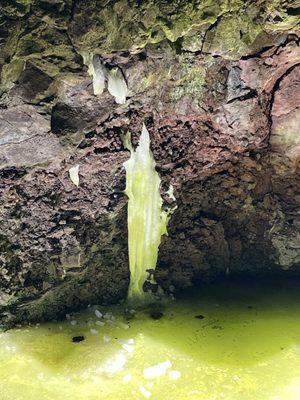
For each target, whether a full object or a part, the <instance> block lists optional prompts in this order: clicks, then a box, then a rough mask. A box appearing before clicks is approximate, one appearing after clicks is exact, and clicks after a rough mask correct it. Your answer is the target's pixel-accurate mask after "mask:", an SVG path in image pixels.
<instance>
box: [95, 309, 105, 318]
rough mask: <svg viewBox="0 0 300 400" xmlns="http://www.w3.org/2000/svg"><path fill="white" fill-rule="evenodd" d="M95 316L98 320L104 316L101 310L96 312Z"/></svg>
mask: <svg viewBox="0 0 300 400" xmlns="http://www.w3.org/2000/svg"><path fill="white" fill-rule="evenodd" d="M95 315H96V317H97V318H102V317H103V314H102V313H101V312H100V311H99V310H95Z"/></svg>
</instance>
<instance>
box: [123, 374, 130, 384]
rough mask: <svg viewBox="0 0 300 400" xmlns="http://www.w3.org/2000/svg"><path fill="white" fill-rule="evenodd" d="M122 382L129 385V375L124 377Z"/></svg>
mask: <svg viewBox="0 0 300 400" xmlns="http://www.w3.org/2000/svg"><path fill="white" fill-rule="evenodd" d="M122 380H123V382H124V383H129V382H130V381H131V374H126V375H124V376H123V379H122Z"/></svg>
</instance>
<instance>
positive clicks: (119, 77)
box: [107, 68, 127, 104]
mask: <svg viewBox="0 0 300 400" xmlns="http://www.w3.org/2000/svg"><path fill="white" fill-rule="evenodd" d="M107 89H108V91H109V93H110V94H111V95H112V96H114V98H115V100H116V103H118V104H125V102H126V95H127V84H126V82H125V79H124V76H123V74H122V72H121V71H120V69H119V68H114V69H112V70H111V71H110V72H109V75H108V86H107Z"/></svg>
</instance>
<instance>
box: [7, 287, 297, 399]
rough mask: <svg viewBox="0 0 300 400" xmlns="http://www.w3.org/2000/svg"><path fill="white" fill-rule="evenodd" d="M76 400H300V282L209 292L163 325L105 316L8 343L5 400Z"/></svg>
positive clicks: (23, 332) (172, 306) (80, 318)
mask: <svg viewBox="0 0 300 400" xmlns="http://www.w3.org/2000/svg"><path fill="white" fill-rule="evenodd" d="M101 314H102V316H101ZM158 316H159V315H158ZM74 337H77V338H76V339H73V338H74ZM83 338H84V340H82V341H79V340H81V339H83ZM73 340H78V341H79V342H77V343H74V342H73ZM69 399H70V400H79V399H80V400H83V399H84V400H100V399H105V400H110V399H111V400H118V399H121V400H123V399H124V400H127V399H128V400H129V399H130V400H131V399H158V400H169V399H174V400H177V399H178V400H179V399H180V400H202V399H203V400H222V399H224V400H299V399H300V291H299V281H291V280H289V281H274V282H260V283H253V282H222V283H218V284H214V285H209V286H205V287H202V288H198V289H196V290H193V293H192V295H191V293H189V295H187V294H185V295H182V296H180V298H178V299H176V301H170V302H169V303H168V304H167V305H166V306H165V308H164V310H163V316H162V318H160V319H153V318H151V317H150V316H149V313H148V312H142V311H139V312H136V313H135V316H134V318H132V319H130V318H129V319H128V318H126V317H125V316H124V312H123V307H121V306H119V307H109V308H107V307H106V308H104V307H100V306H99V307H90V308H88V309H87V311H85V312H82V313H79V314H74V315H70V316H68V319H66V320H65V321H63V322H56V323H48V324H42V325H38V326H31V327H28V326H27V327H23V328H18V329H14V330H11V331H9V332H3V333H0V400H69Z"/></svg>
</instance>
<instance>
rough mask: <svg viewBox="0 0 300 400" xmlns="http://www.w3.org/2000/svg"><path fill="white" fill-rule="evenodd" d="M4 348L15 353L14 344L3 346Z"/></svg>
mask: <svg viewBox="0 0 300 400" xmlns="http://www.w3.org/2000/svg"><path fill="white" fill-rule="evenodd" d="M5 349H6V350H7V351H10V352H11V353H15V352H16V350H17V349H16V347H15V346H5Z"/></svg>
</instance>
